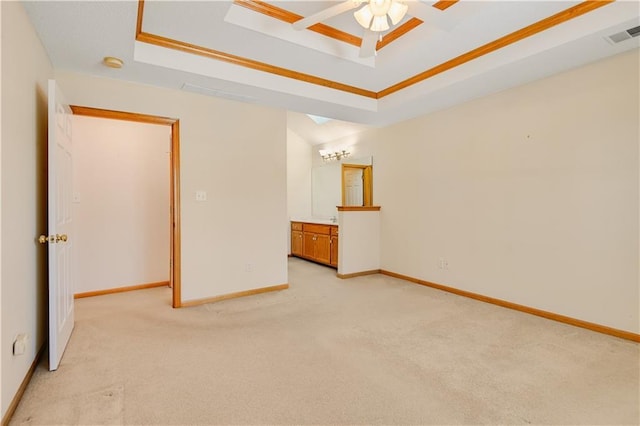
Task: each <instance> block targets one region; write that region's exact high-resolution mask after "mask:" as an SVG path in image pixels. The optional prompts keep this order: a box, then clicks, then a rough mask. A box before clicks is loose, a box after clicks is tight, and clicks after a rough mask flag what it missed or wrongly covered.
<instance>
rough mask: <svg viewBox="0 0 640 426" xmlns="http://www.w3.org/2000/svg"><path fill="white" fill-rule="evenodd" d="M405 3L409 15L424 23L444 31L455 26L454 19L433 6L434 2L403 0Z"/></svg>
mask: <svg viewBox="0 0 640 426" xmlns="http://www.w3.org/2000/svg"><path fill="white" fill-rule="evenodd" d="M405 4H406V5H407V6H409V11H408V12H407V13H408V14H409V15H411V16H414V17H416V18H418V19H420V20H421V21H424V22H425V23H426V24H428V25H431V26H433V27H436V28H439V29H441V30H444V31H450V30H451V29H453V27H455V26H456V23H457V22H456V21H455V19H453V18H452V15H451V14H450V13H447V11H445V10H440V9H438V8H435V7H433V4H434V2H433V1H430V2H422V1H420V0H405Z"/></svg>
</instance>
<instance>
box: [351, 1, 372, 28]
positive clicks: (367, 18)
mask: <svg viewBox="0 0 640 426" xmlns="http://www.w3.org/2000/svg"><path fill="white" fill-rule="evenodd" d="M353 16H354V17H355V18H356V21H358V24H360V25H361V26H362V27H363V28H369V25H371V20H372V19H373V13H372V12H371V9H370V8H369V4H365V5H364V6H363V7H362V8H361V9H360V10H356V11H355V12H353Z"/></svg>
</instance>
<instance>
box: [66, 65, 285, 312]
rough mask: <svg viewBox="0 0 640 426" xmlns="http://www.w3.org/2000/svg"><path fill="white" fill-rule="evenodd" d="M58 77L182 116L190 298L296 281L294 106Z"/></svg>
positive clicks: (80, 98)
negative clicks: (291, 155)
mask: <svg viewBox="0 0 640 426" xmlns="http://www.w3.org/2000/svg"><path fill="white" fill-rule="evenodd" d="M56 80H57V81H58V84H59V85H60V87H61V88H62V90H63V91H64V93H65V96H66V97H67V100H68V101H69V102H70V103H72V104H76V105H83V106H91V107H98V108H105V109H112V110H120V111H129V112H138V113H144V114H151V115H160V116H165V117H173V118H178V119H180V144H181V148H180V156H181V176H180V178H181V192H182V200H181V219H182V298H183V301H189V300H197V299H202V298H209V297H213V296H217V295H222V294H228V293H233V292H239V291H244V290H249V289H253V288H260V287H266V286H272V285H278V284H283V283H286V282H287V258H286V253H287V240H286V226H287V210H286V208H287V199H286V185H287V183H286V113H285V111H284V110H278V109H272V108H264V107H260V106H256V105H251V104H243V103H239V102H232V101H227V100H222V99H218V98H213V97H206V96H201V95H196V94H192V93H187V92H182V91H178V90H170V89H161V88H156V87H150V86H145V85H139V84H134V83H127V82H122V81H117V80H111V79H104V78H98V77H91V76H87V75H81V74H74V73H68V72H56ZM248 123H251V125H250V126H249V125H247V124H248ZM198 190H204V191H206V192H207V195H208V200H207V201H206V202H196V201H195V192H196V191H198ZM248 269H249V270H248Z"/></svg>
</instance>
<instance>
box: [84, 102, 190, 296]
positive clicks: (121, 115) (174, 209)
mask: <svg viewBox="0 0 640 426" xmlns="http://www.w3.org/2000/svg"><path fill="white" fill-rule="evenodd" d="M71 109H72V111H73V113H74V115H79V116H87V117H94V118H103V119H112V120H124V121H130V122H136V123H147V124H156V125H162V126H169V128H170V144H169V157H170V174H169V176H170V178H169V180H170V190H169V193H170V196H169V212H170V213H169V226H170V232H169V285H170V287H171V288H172V306H173V307H174V308H179V307H181V306H182V296H181V282H180V276H181V273H180V271H181V270H180V266H181V258H180V121H179V120H178V119H174V118H167V117H159V116H153V115H146V114H138V113H131V112H123V111H112V110H105V109H99V108H91V107H84V106H75V105H72V106H71Z"/></svg>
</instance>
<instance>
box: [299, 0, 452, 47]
mask: <svg viewBox="0 0 640 426" xmlns="http://www.w3.org/2000/svg"><path fill="white" fill-rule="evenodd" d="M430 3H431V4H430ZM430 3H428V2H422V1H420V0H403V1H400V0H345V1H343V2H340V3H338V4H336V5H334V6H331V7H328V8H326V9H323V10H321V11H319V12H317V13H314V14H312V15H309V16H307V17H304V18H302V19H300V20H298V21H296V22H294V23H293V24H292V26H293V28H294V29H296V30H303V29H305V28H308V27H310V26H312V25H315V24H317V23H319V22H322V21H324V20H326V19H329V18H332V17H334V16H336V15H340V14H342V13H345V12H348V11H350V10H353V9H357V8H358V7H360V6H362V7H361V8H360V9H358V10H357V11H356V12H355V13H354V18H355V19H356V21H357V22H358V23H359V24H360V25H361V26H362V27H363V30H364V32H363V35H362V43H361V45H360V55H359V56H360V57H361V58H368V57H370V56H374V55H375V54H376V44H377V42H378V40H379V39H381V37H382V32H383V31H386V30H388V29H389V28H390V27H389V20H390V21H391V24H392V25H396V24H398V23H399V22H400V21H401V20H402V18H404V16H405V14H406V13H407V12H408V13H409V14H410V15H411V16H414V17H416V18H418V19H420V20H422V21H424V22H428V23H429V24H430V25H434V26H437V27H439V28H441V29H444V30H449V29H451V27H452V26H453V22H452V21H451V20H450V19H445V14H443V13H442V11H441V10H439V9H437V8H434V7H431V6H432V4H433V3H435V2H433V1H432V2H430Z"/></svg>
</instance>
